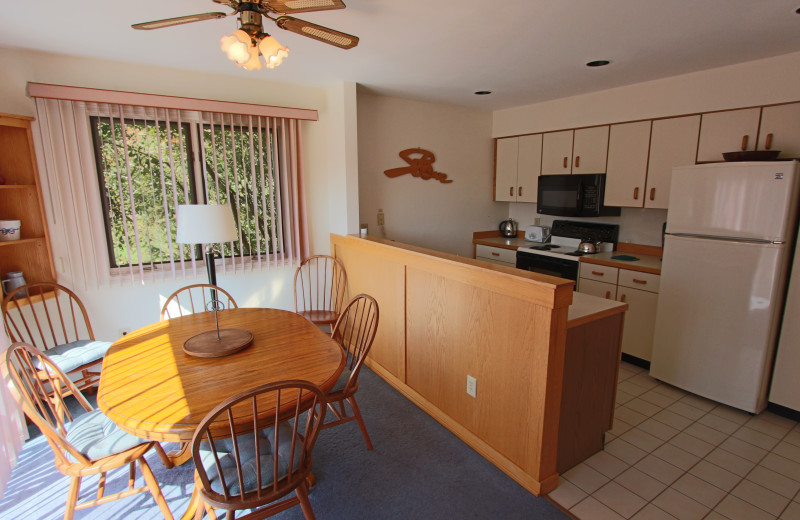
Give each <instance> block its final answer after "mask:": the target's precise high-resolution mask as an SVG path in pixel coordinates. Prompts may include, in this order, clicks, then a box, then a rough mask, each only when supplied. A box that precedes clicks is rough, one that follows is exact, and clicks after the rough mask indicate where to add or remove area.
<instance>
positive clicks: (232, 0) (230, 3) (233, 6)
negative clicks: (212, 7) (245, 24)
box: [214, 0, 239, 11]
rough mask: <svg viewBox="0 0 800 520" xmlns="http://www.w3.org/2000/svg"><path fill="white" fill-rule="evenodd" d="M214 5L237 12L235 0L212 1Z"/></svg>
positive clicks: (237, 3)
mask: <svg viewBox="0 0 800 520" xmlns="http://www.w3.org/2000/svg"><path fill="white" fill-rule="evenodd" d="M214 2H215V3H218V4H222V5H227V6H228V7H230V8H231V9H233V10H235V11H238V10H239V2H237V1H236V0H214Z"/></svg>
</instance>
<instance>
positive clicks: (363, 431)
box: [347, 395, 372, 450]
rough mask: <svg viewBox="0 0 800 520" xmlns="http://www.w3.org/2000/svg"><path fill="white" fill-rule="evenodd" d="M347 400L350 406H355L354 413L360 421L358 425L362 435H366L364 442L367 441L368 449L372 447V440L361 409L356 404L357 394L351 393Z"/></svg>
mask: <svg viewBox="0 0 800 520" xmlns="http://www.w3.org/2000/svg"><path fill="white" fill-rule="evenodd" d="M347 402H348V403H350V406H351V407H352V408H353V415H355V416H356V421H358V427H359V428H360V429H361V435H363V436H364V442H366V443H367V449H368V450H371V449H372V441H371V440H370V438H369V433H367V426H366V425H365V424H364V418H363V417H361V410H360V409H359V408H358V404H356V396H354V395H351V396H350V397H348V398H347Z"/></svg>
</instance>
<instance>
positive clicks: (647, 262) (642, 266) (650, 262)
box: [581, 244, 661, 274]
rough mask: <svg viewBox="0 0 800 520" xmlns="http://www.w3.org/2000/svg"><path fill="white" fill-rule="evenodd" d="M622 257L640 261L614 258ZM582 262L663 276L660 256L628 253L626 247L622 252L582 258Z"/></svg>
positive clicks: (617, 251)
mask: <svg viewBox="0 0 800 520" xmlns="http://www.w3.org/2000/svg"><path fill="white" fill-rule="evenodd" d="M619 246H624V244H619ZM621 255H625V256H635V257H636V258H638V259H639V260H615V259H613V258H612V257H614V256H621ZM581 262H585V263H589V264H600V265H607V266H610V267H619V268H621V269H630V270H631V271H640V272H643V273H651V274H661V257H660V256H655V255H645V254H640V253H637V252H628V251H625V250H624V247H622V250H619V249H618V250H616V251H612V252H610V253H597V254H594V255H586V256H582V257H581Z"/></svg>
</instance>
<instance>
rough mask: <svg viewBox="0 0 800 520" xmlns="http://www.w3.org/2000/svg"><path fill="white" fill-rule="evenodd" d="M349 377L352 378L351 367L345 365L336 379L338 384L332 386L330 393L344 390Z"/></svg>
mask: <svg viewBox="0 0 800 520" xmlns="http://www.w3.org/2000/svg"><path fill="white" fill-rule="evenodd" d="M348 379H350V368H348V367H344V370H342V374H341V375H340V376H339V379H337V380H336V384H334V385H333V388H331V391H330V392H329V393H331V394H333V393H336V392H340V391H342V390H344V387H345V386H346V385H347V380H348Z"/></svg>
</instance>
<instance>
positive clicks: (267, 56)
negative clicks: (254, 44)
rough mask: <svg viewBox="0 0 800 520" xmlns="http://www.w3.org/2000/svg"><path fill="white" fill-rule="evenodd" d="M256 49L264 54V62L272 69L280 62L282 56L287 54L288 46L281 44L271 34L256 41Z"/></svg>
mask: <svg viewBox="0 0 800 520" xmlns="http://www.w3.org/2000/svg"><path fill="white" fill-rule="evenodd" d="M258 50H260V51H261V55H262V56H264V62H265V64H266V66H267V68H268V69H274V68H275V67H277V66H278V65H280V64H281V62H282V61H283V58H285V57H286V56H288V55H289V48H288V47H284V46H282V45H281V44H280V43H278V40H276V39H275V38H273V37H272V36H267V37H265V38H264V39H262V40H261V41H260V42H259V43H258Z"/></svg>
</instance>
